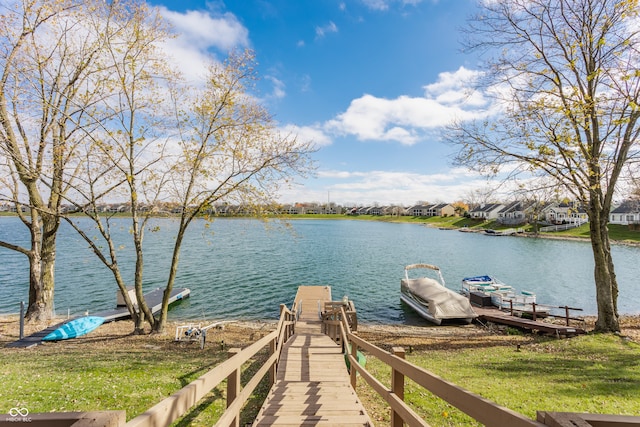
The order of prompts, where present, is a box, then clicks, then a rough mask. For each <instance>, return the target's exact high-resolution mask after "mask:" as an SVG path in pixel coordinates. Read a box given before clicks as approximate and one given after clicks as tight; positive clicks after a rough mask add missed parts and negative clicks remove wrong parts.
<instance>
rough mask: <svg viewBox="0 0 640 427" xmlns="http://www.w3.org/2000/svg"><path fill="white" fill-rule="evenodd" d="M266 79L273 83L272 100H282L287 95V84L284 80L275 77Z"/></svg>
mask: <svg viewBox="0 0 640 427" xmlns="http://www.w3.org/2000/svg"><path fill="white" fill-rule="evenodd" d="M265 78H266V79H267V80H269V81H270V82H271V83H273V92H272V93H271V97H272V98H277V99H281V98H284V97H285V96H286V95H287V92H286V91H285V84H284V82H283V81H282V80H280V79H277V78H275V77H273V76H267V77H265Z"/></svg>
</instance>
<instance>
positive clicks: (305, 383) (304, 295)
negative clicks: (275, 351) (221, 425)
mask: <svg viewBox="0 0 640 427" xmlns="http://www.w3.org/2000/svg"><path fill="white" fill-rule="evenodd" d="M319 288H323V289H327V287H324V286H322V287H320V286H303V287H300V288H299V289H298V295H297V296H296V301H298V300H300V301H304V304H301V305H302V312H301V315H300V318H299V319H300V320H299V321H298V322H297V323H296V332H295V334H294V335H293V337H291V338H290V339H289V341H287V343H286V344H285V347H284V348H283V350H282V355H281V357H280V360H279V362H278V367H277V375H276V382H275V384H274V385H273V387H272V388H271V390H270V392H269V395H268V396H267V398H266V400H265V402H264V404H263V406H262V408H261V409H260V412H259V414H258V417H257V418H256V421H255V422H254V424H253V425H254V426H373V423H372V422H371V419H370V418H369V415H368V414H367V412H366V411H365V409H364V407H363V406H362V404H361V402H360V400H359V399H358V396H356V394H355V391H354V390H353V388H352V387H351V385H350V383H349V374H348V372H347V368H346V364H345V361H344V355H343V353H342V349H341V347H340V346H338V345H337V344H336V343H335V342H333V340H331V338H329V337H328V336H327V335H325V334H323V333H322V332H321V328H322V326H321V322H320V320H319V319H318V314H317V307H318V304H317V301H321V303H324V301H330V300H331V294H330V290H329V291H328V295H326V294H322V293H320V294H317V293H318V292H321V289H319Z"/></svg>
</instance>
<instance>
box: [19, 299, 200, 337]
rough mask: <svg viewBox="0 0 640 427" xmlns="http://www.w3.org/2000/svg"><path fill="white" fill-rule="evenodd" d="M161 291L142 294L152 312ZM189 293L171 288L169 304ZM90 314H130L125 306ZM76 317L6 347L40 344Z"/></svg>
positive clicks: (110, 318)
mask: <svg viewBox="0 0 640 427" xmlns="http://www.w3.org/2000/svg"><path fill="white" fill-rule="evenodd" d="M163 293H164V291H163V290H162V289H160V288H158V289H155V290H153V291H151V292H148V293H146V294H145V295H144V299H145V301H146V302H147V305H148V306H149V309H150V310H151V312H152V313H153V314H156V313H158V312H159V311H160V309H161V308H162V296H163ZM189 295H191V291H190V290H189V289H188V288H177V289H173V291H172V292H171V297H170V298H169V305H171V304H174V303H176V302H178V301H181V300H183V299H185V298H189ZM91 315H92V316H97V317H104V319H105V320H104V323H107V322H114V321H116V320H125V319H130V318H131V314H130V313H129V310H128V309H127V307H126V306H125V307H116V308H115V309H113V310H105V311H100V312H98V313H91ZM78 317H79V316H74V317H71V318H69V319H67V320H65V321H64V322H60V323H58V324H56V325H52V326H49V327H48V328H46V329H43V330H41V331H38V332H35V333H33V334H31V335H29V336H27V337H24V338H22V339H19V340H17V341H14V342H12V343H9V344H7V347H14V348H29V347H33V346H36V345H38V344H41V343H42V338H44V337H46V336H47V335H48V334H49V333H51V332H53V331H55V330H56V329H58V328H60V327H61V326H64V325H65V324H66V323H68V322H70V321H72V320H73V319H77V318H78Z"/></svg>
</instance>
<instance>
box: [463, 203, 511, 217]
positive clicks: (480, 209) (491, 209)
mask: <svg viewBox="0 0 640 427" xmlns="http://www.w3.org/2000/svg"><path fill="white" fill-rule="evenodd" d="M504 207H505V205H503V204H502V203H483V204H481V205H478V206H476V207H474V208H471V209H470V210H469V215H470V216H471V218H481V219H497V218H498V213H499V212H500V211H501V210H502V209H504Z"/></svg>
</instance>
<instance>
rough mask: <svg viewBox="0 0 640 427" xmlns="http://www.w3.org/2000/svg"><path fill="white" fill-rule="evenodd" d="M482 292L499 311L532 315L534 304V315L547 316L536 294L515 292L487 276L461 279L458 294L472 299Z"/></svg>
mask: <svg viewBox="0 0 640 427" xmlns="http://www.w3.org/2000/svg"><path fill="white" fill-rule="evenodd" d="M477 292H482V293H483V294H486V295H488V296H489V297H490V299H491V304H492V305H494V306H496V307H498V308H499V309H501V310H509V311H510V310H512V309H513V310H514V311H518V312H523V313H533V309H534V304H536V305H535V311H536V315H540V316H546V315H549V311H550V309H549V308H548V307H546V306H540V305H538V304H537V301H536V300H537V297H536V294H535V293H533V292H531V291H520V292H517V291H516V290H515V289H514V288H513V286H510V285H507V284H506V283H503V282H501V281H500V280H499V279H497V278H495V277H493V276H489V275H483V276H470V277H465V278H464V279H462V289H461V290H460V293H461V294H462V295H465V296H466V297H469V298H472V295H471V294H472V293H477Z"/></svg>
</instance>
